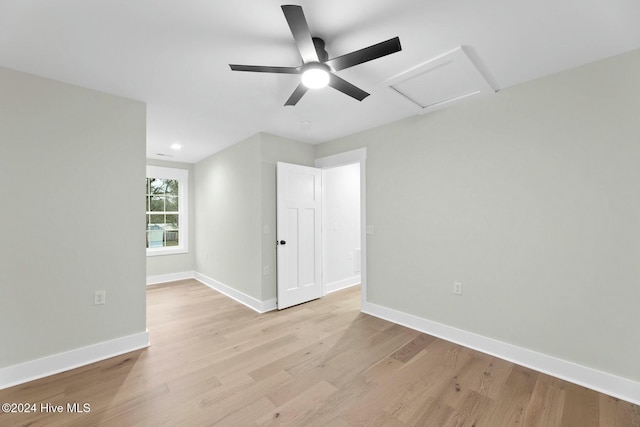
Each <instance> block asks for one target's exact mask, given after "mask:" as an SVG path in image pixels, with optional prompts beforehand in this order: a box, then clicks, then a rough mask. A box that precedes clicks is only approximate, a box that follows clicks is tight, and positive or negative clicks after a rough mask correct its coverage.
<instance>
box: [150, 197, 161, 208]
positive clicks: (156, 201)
mask: <svg viewBox="0 0 640 427" xmlns="http://www.w3.org/2000/svg"><path fill="white" fill-rule="evenodd" d="M149 208H150V209H149V210H150V211H152V212H164V196H151V204H150V206H149Z"/></svg>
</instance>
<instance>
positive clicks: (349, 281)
mask: <svg viewBox="0 0 640 427" xmlns="http://www.w3.org/2000/svg"><path fill="white" fill-rule="evenodd" d="M359 284H360V275H357V276H353V277H348V278H346V279H342V280H338V281H335V282H331V283H327V284H325V285H324V294H325V295H327V294H330V293H331V292H336V291H340V290H342V289H346V288H350V287H351V286H355V285H359Z"/></svg>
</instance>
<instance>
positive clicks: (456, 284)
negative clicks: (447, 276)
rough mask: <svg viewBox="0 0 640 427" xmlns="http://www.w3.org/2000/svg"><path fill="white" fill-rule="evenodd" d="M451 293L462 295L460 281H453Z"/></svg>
mask: <svg viewBox="0 0 640 427" xmlns="http://www.w3.org/2000/svg"><path fill="white" fill-rule="evenodd" d="M453 294H454V295H462V283H461V282H453Z"/></svg>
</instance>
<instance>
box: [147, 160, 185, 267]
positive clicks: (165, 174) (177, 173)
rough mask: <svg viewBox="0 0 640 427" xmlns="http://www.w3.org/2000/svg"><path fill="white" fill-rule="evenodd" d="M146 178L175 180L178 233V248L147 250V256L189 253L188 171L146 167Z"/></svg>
mask: <svg viewBox="0 0 640 427" xmlns="http://www.w3.org/2000/svg"><path fill="white" fill-rule="evenodd" d="M147 178H160V179H175V180H176V181H178V231H179V234H178V243H179V244H178V246H169V247H162V248H147V256H157V255H173V254H184V253H187V252H189V211H188V206H189V170H188V169H176V168H166V167H160V166H150V165H147ZM145 196H146V194H145ZM145 213H146V209H145ZM145 224H146V221H145Z"/></svg>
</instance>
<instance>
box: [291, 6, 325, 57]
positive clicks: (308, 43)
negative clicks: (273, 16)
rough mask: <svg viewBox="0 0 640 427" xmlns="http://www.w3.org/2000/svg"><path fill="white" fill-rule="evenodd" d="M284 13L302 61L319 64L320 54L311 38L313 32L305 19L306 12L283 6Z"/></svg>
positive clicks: (298, 8)
mask: <svg viewBox="0 0 640 427" xmlns="http://www.w3.org/2000/svg"><path fill="white" fill-rule="evenodd" d="M282 12H283V13H284V17H285V18H286V19H287V23H288V24H289V28H290V29H291V34H293V38H294V40H295V41H296V45H297V46H298V50H299V51H300V56H302V61H303V62H304V63H305V64H306V63H307V62H319V60H318V53H317V52H316V48H315V46H314V44H313V38H312V37H311V31H309V26H308V25H307V20H306V19H305V18H304V12H303V11H302V7H301V6H296V5H283V6H282Z"/></svg>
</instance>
